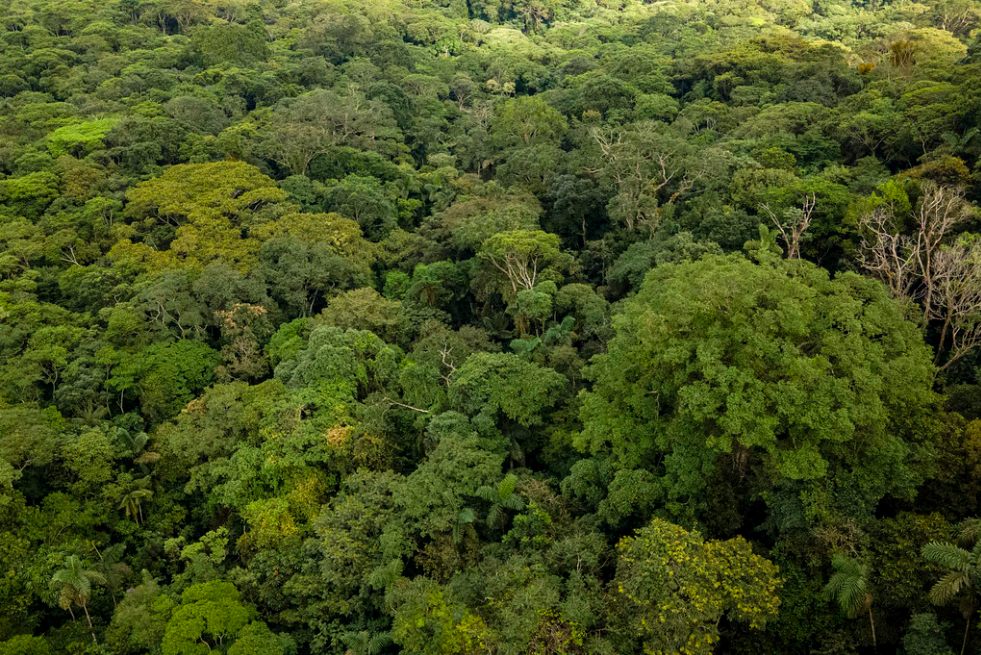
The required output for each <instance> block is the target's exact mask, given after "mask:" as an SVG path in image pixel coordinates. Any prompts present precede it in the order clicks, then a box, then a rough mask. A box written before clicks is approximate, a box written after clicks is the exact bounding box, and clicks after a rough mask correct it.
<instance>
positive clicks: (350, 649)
mask: <svg viewBox="0 0 981 655" xmlns="http://www.w3.org/2000/svg"><path fill="white" fill-rule="evenodd" d="M341 641H343V642H344V645H345V646H347V652H346V653H345V655H378V653H380V652H381V649H382V648H384V647H385V646H387V645H388V644H389V643H391V641H392V639H391V637H389V636H388V633H387V632H379V633H378V634H376V635H374V636H373V635H372V634H371V633H370V632H368V631H367V630H362V631H360V632H348V633H345V634H344V635H342V636H341Z"/></svg>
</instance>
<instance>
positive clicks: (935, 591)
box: [923, 519, 981, 655]
mask: <svg viewBox="0 0 981 655" xmlns="http://www.w3.org/2000/svg"><path fill="white" fill-rule="evenodd" d="M979 526H981V522H979V521H978V520H977V519H972V520H969V521H966V522H965V523H964V525H963V526H962V528H961V534H960V537H961V541H962V542H964V543H965V544H967V545H970V546H971V549H970V550H967V549H966V548H961V547H960V546H957V545H954V544H951V543H946V542H939V541H932V542H930V543H928V544H927V545H925V546H924V547H923V557H925V558H926V559H927V560H928V561H930V562H932V563H934V564H937V565H939V566H940V567H942V568H943V569H945V570H946V571H947V573H945V574H944V575H943V576H942V577H941V578H940V579H939V580H937V582H936V584H934V585H933V588H931V589H930V601H931V602H932V603H934V604H936V605H947V604H949V603H950V602H951V601H953V600H954V599H956V598H957V597H958V596H959V597H960V600H961V603H960V605H961V607H960V609H961V614H962V615H963V616H964V621H965V626H964V639H963V642H962V644H961V655H964V652H965V651H966V649H967V642H968V636H969V631H970V627H971V617H972V616H973V615H974V612H976V611H977V600H976V598H975V593H976V590H977V589H978V588H979V587H981V536H979Z"/></svg>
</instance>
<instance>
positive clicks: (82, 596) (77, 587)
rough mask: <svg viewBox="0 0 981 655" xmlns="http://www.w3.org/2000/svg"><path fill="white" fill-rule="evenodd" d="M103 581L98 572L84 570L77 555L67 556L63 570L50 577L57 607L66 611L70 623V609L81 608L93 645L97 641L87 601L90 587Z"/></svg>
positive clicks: (90, 595) (73, 617)
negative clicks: (55, 593)
mask: <svg viewBox="0 0 981 655" xmlns="http://www.w3.org/2000/svg"><path fill="white" fill-rule="evenodd" d="M105 581H106V580H105V577H103V576H102V574H101V573H99V572H98V571H94V570H92V569H86V568H85V563H84V562H83V561H82V560H81V559H80V558H79V557H78V556H77V555H69V556H67V557H66V558H65V562H64V568H61V569H59V570H58V571H55V574H54V575H52V576H51V588H52V589H53V590H55V591H57V592H58V605H59V606H60V607H61V608H62V609H66V610H68V613H69V614H71V616H72V621H74V620H75V612H73V611H72V607H81V608H82V611H83V612H85V620H86V621H88V624H89V630H90V631H91V632H92V641H93V642H95V643H98V640H97V639H96V638H95V628H94V627H93V626H92V617H91V616H90V615H89V600H90V599H91V598H92V585H93V584H104V583H105Z"/></svg>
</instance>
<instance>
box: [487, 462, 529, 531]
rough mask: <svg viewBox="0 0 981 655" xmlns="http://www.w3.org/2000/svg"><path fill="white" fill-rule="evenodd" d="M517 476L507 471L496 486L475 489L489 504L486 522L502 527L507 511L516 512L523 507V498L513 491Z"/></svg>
mask: <svg viewBox="0 0 981 655" xmlns="http://www.w3.org/2000/svg"><path fill="white" fill-rule="evenodd" d="M517 486H518V476H516V475H515V474H514V473H508V474H507V475H505V476H504V479H503V480H501V481H500V482H499V483H498V484H497V486H492V485H484V486H483V487H480V488H479V489H477V495H478V496H480V497H481V498H482V499H484V500H486V501H487V502H488V503H490V504H491V507H490V509H489V510H487V524H488V525H491V526H494V527H503V526H504V524H505V523H506V522H507V511H508V510H510V511H512V512H517V511H520V510H522V509H524V507H525V501H524V498H522V497H521V496H520V495H519V494H517V493H515V489H516V487H517Z"/></svg>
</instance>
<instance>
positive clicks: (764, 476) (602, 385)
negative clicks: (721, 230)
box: [577, 255, 935, 520]
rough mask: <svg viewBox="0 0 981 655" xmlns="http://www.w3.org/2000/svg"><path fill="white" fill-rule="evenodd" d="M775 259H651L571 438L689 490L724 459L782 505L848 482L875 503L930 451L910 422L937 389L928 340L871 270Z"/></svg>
mask: <svg viewBox="0 0 981 655" xmlns="http://www.w3.org/2000/svg"><path fill="white" fill-rule="evenodd" d="M766 261H767V262H769V263H764V264H753V263H752V262H750V261H748V260H746V259H744V258H743V257H741V256H738V255H733V256H728V257H722V256H718V255H709V256H706V257H703V258H702V259H700V260H698V261H695V262H685V263H680V264H662V265H661V266H658V267H657V268H655V269H654V270H653V271H652V272H651V273H649V274H648V275H647V278H646V279H645V281H644V285H643V287H642V288H641V290H640V292H639V293H638V294H637V295H636V296H635V297H634V298H632V299H631V300H629V301H627V302H626V303H625V305H624V307H623V311H622V313H621V314H620V315H619V316H617V317H616V318H615V320H614V327H615V329H616V336H615V337H614V338H613V339H612V340H611V341H610V343H609V345H608V348H607V352H606V353H605V354H602V355H597V356H596V357H594V358H593V361H592V364H591V366H590V367H589V369H588V372H587V375H588V376H589V377H590V378H592V380H593V382H594V384H593V388H592V390H591V391H584V392H583V393H582V394H581V399H582V406H581V410H580V415H581V417H582V421H583V432H582V435H581V436H580V438H579V440H578V442H577V443H578V445H579V447H580V448H582V449H583V450H586V451H589V452H592V453H596V454H604V455H609V456H612V457H613V458H614V461H615V462H617V467H618V468H626V469H630V468H645V469H649V470H652V471H655V472H656V473H658V477H660V478H661V484H662V485H663V488H664V490H665V491H666V492H667V494H668V498H669V499H672V500H678V501H679V502H685V501H686V499H693V500H695V501H696V502H698V499H701V498H704V496H703V494H704V492H705V484H706V482H705V481H706V479H707V478H708V477H710V476H711V475H712V472H715V471H721V470H722V467H727V468H728V469H729V470H731V471H733V474H734V476H735V479H736V480H745V481H747V482H751V483H752V484H753V485H754V486H755V485H760V486H759V487H757V488H759V489H761V490H762V489H766V490H767V494H768V495H767V497H768V498H769V500H770V502H771V503H773V502H778V501H777V500H776V499H777V498H778V497H780V498H783V500H781V501H779V504H780V505H781V506H782V507H783V510H784V511H786V510H788V509H789V508H790V507H794V506H796V507H797V508H798V509H797V510H795V511H801V512H803V513H804V514H805V515H810V516H812V517H814V516H815V514H813V513H812V512H816V513H818V514H820V513H822V512H824V511H829V510H831V508H832V507H834V504H835V502H836V501H835V500H834V499H835V497H836V495H837V494H842V496H843V497H848V498H849V501H848V502H849V503H850V505H849V507H850V510H849V511H850V512H851V513H852V515H855V513H856V512H858V513H860V514H863V515H866V516H870V515H871V512H872V510H873V509H874V507H875V505H876V503H877V502H878V501H879V499H881V498H882V497H883V496H884V495H887V494H895V495H898V496H900V497H907V496H908V495H909V494H910V493H912V490H913V487H911V486H909V484H908V483H907V482H904V480H905V481H909V482H912V481H914V480H917V479H922V476H923V475H924V473H925V469H924V468H922V466H924V465H926V464H927V463H928V462H929V452H930V448H931V447H930V445H929V440H930V437H929V436H927V435H924V434H922V432H920V430H918V429H916V428H913V427H912V426H913V425H915V424H916V421H917V420H924V419H925V418H926V417H927V416H928V415H929V413H930V412H931V411H932V410H931V409H930V408H931V407H932V406H933V403H934V399H935V397H934V395H933V392H932V390H931V387H932V379H933V367H932V365H931V363H930V357H929V350H928V348H927V347H926V346H925V345H924V344H923V341H922V338H921V337H920V336H919V335H918V334H917V329H916V326H915V325H913V324H912V323H909V322H908V321H906V320H905V318H904V317H903V313H902V308H901V307H900V306H899V305H897V303H896V302H895V301H893V300H892V299H891V298H889V296H888V294H887V292H886V290H885V289H884V288H883V287H882V286H881V285H879V284H878V283H876V282H875V281H872V280H867V279H863V278H861V277H859V276H857V275H854V274H842V275H839V276H838V277H837V278H836V279H834V280H829V279H828V276H827V274H826V273H825V272H823V271H822V270H820V269H818V268H817V267H816V266H814V265H813V264H809V263H807V262H803V261H802V260H793V261H789V260H776V259H767V260H766ZM883 334H889V335H890V339H889V340H887V341H882V340H881V339H880V335H883ZM900 335H902V336H900ZM873 380H875V382H874V384H873V385H872V386H869V383H870V382H871V381H873ZM880 385H881V386H880ZM886 389H888V391H886ZM916 416H919V417H920V419H916V418H914V417H916ZM909 421H912V423H910V422H909ZM887 471H891V472H892V473H886V472H887ZM819 489H824V490H826V491H820V492H819V491H818V490H819ZM784 494H789V496H785V495H784ZM791 497H794V498H795V499H792V498H791ZM860 507H861V508H862V509H859V508H860ZM798 516H800V520H804V519H803V516H802V515H798ZM811 520H813V518H812V519H811Z"/></svg>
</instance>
